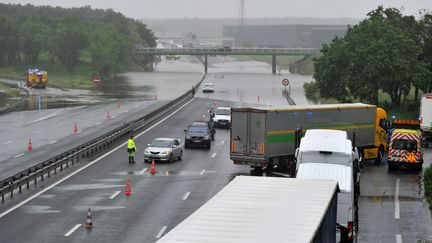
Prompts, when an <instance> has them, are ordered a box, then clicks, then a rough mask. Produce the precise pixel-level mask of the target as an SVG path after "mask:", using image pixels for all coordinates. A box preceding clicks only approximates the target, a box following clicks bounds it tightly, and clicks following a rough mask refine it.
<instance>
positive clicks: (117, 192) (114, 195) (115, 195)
mask: <svg viewBox="0 0 432 243" xmlns="http://www.w3.org/2000/svg"><path fill="white" fill-rule="evenodd" d="M120 192H121V191H116V192H115V193H114V194H112V195H111V197H110V199H114V198H115V197H117V195H118V194H120Z"/></svg>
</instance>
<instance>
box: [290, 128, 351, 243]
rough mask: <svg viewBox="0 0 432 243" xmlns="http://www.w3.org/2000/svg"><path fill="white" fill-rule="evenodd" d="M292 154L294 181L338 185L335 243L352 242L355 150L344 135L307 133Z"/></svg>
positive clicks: (325, 131) (322, 131)
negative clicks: (332, 181)
mask: <svg viewBox="0 0 432 243" xmlns="http://www.w3.org/2000/svg"><path fill="white" fill-rule="evenodd" d="M295 154H296V158H297V164H296V166H297V170H296V172H297V173H296V178H303V179H321V180H335V181H338V183H339V189H340V191H339V193H338V202H337V221H336V222H337V224H338V231H337V234H336V236H337V242H354V240H355V237H356V229H358V227H357V226H358V195H359V193H360V170H359V168H358V154H357V149H356V148H355V147H353V142H352V141H351V140H349V139H348V134H347V132H346V131H341V130H331V129H327V130H322V129H310V130H307V131H306V134H305V136H304V137H303V138H302V139H301V141H300V146H299V148H297V150H296V152H295Z"/></svg>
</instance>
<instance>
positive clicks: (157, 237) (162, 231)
mask: <svg viewBox="0 0 432 243" xmlns="http://www.w3.org/2000/svg"><path fill="white" fill-rule="evenodd" d="M167 228H168V226H166V225H165V226H164V227H162V229H161V230H160V231H159V234H158V235H157V236H156V239H159V238H161V236H162V235H163V233H164V232H165V230H166V229H167Z"/></svg>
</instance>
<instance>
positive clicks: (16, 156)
mask: <svg viewBox="0 0 432 243" xmlns="http://www.w3.org/2000/svg"><path fill="white" fill-rule="evenodd" d="M23 155H24V153H21V154H18V155H15V157H14V158H15V159H16V158H19V157H21V156H23Z"/></svg>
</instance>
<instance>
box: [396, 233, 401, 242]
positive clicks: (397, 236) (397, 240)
mask: <svg viewBox="0 0 432 243" xmlns="http://www.w3.org/2000/svg"><path fill="white" fill-rule="evenodd" d="M396 243H402V235H400V234H397V235H396Z"/></svg>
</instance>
